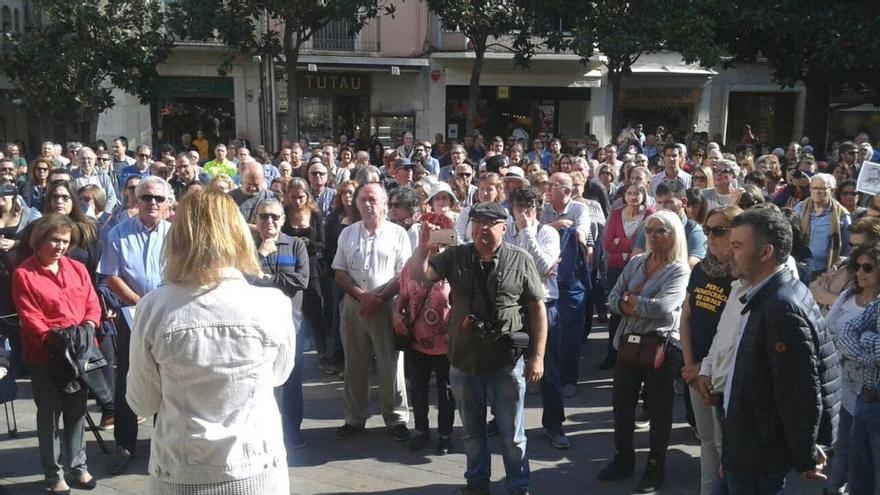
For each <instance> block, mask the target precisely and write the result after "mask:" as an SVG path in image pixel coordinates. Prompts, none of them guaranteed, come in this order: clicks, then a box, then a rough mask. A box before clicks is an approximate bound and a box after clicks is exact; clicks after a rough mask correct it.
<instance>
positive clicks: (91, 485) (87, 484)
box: [71, 473, 98, 490]
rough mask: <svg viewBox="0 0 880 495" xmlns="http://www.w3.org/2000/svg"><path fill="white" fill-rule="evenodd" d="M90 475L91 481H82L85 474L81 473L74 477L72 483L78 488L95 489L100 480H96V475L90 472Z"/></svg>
mask: <svg viewBox="0 0 880 495" xmlns="http://www.w3.org/2000/svg"><path fill="white" fill-rule="evenodd" d="M83 474H88V473H83ZM89 476H90V478H89V481H82V478H83V475H82V474H81V475H80V476H79V477H78V478H74V479H73V483H71V485H72V486H73V487H74V488H76V489H78V490H94V489H95V487H97V486H98V480H96V479H95V477H94V476H92V475H90V474H89Z"/></svg>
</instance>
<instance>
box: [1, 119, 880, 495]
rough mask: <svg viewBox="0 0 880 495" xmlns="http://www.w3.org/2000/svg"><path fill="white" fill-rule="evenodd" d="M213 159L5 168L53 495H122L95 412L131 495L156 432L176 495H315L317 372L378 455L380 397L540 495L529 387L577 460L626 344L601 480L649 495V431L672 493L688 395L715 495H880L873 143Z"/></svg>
mask: <svg viewBox="0 0 880 495" xmlns="http://www.w3.org/2000/svg"><path fill="white" fill-rule="evenodd" d="M198 138H199V139H201V141H204V142H200V143H199V145H198V146H196V145H192V146H185V148H186V149H184V150H180V151H179V152H178V150H175V149H174V148H173V146H171V145H168V144H165V145H163V146H162V148H161V150H158V152H157V153H154V150H153V149H152V148H151V147H150V146H149V145H145V144H142V145H140V146H137V148H136V150H134V153H131V152H129V150H128V141H127V140H126V139H125V138H124V137H120V138H118V139H115V140H113V141H112V143H111V145H110V146H107V145H106V144H105V143H103V142H99V143H96V144H95V145H93V146H83V145H82V144H79V143H68V144H67V146H66V151H67V153H63V152H62V151H63V150H62V147H61V146H59V145H56V144H54V143H51V142H47V143H44V144H43V146H42V148H41V152H40V154H39V156H37V157H35V158H34V159H32V160H30V161H29V162H28V161H27V160H25V158H24V157H23V153H22V152H21V146H20V145H18V144H14V143H12V144H9V145H7V148H6V152H5V154H3V156H2V157H0V283H2V284H3V291H2V294H3V296H2V297H0V316H3V318H0V325H2V326H0V330H2V334H0V336H2V337H3V338H8V339H9V341H10V343H11V347H12V360H11V361H12V363H11V364H10V365H9V366H8V367H9V370H8V371H9V372H11V373H12V374H13V375H16V374H18V375H23V374H29V375H30V378H31V384H32V388H33V397H34V401H35V403H36V405H37V432H38V439H39V446H40V459H41V462H42V465H43V468H44V471H45V478H46V481H47V484H48V488H49V490H50V492H52V493H67V491H69V490H70V487H71V486H73V487H76V488H83V489H91V488H94V487H95V484H96V481H95V478H94V477H93V476H92V475H91V474H90V473H89V470H88V468H87V464H86V456H85V439H84V423H85V414H86V402H87V397H88V394H87V392H88V391H89V390H91V391H92V392H93V395H94V396H95V398H96V402H97V403H98V406H99V407H100V409H101V411H102V416H101V421H100V424H99V428H100V429H103V430H105V431H109V430H112V431H113V434H114V439H115V442H116V454H115V457H114V461H113V463H112V465H111V467H110V472H111V474H114V475H116V474H121V473H124V472H126V471H127V470H128V469H129V468H130V465H131V462H132V460H133V459H134V456H135V454H136V444H137V431H138V425H139V424H140V423H142V422H143V421H144V420H145V418H151V417H152V418H154V419H153V420H154V422H155V430H154V433H153V436H152V439H151V447H150V449H151V455H150V462H149V475H150V483H151V490H152V492H153V493H163V494H165V493H196V492H198V493H218V494H219V493H223V494H226V493H241V494H245V493H248V494H249V493H254V494H266V493H279V494H280V493H288V491H289V487H288V481H287V474H286V469H287V462H286V455H287V452H289V451H291V450H292V449H300V448H305V447H306V446H307V437H306V433H305V432H304V431H303V429H302V421H303V415H304V413H305V412H306V411H307V410H308V408H309V404H308V403H307V402H305V401H304V399H303V390H302V388H303V367H304V366H305V359H304V353H305V352H310V351H315V352H316V353H317V356H318V359H317V366H318V368H319V369H320V370H321V371H322V372H324V373H327V374H329V375H338V376H340V377H341V379H342V380H343V383H344V393H343V396H342V408H341V410H340V413H341V418H342V424H341V426H339V428H338V429H337V430H336V436H337V437H338V438H340V439H351V438H355V437H357V436H358V435H359V434H360V433H362V432H363V431H364V429H365V425H366V421H367V419H368V418H369V416H370V412H369V411H370V405H369V398H370V382H371V379H372V375H373V374H375V380H376V381H377V382H378V386H379V387H378V388H379V393H378V398H379V401H380V406H381V413H382V418H383V420H384V423H385V425H386V427H387V429H388V431H389V434H390V436H391V437H393V438H394V439H395V440H398V441H401V442H406V443H407V446H408V448H409V449H411V450H413V451H420V450H423V449H426V448H427V447H428V446H429V445H432V448H434V449H435V451H436V453H437V455H444V454H446V453H448V452H449V451H450V450H451V449H455V448H457V447H458V448H460V449H461V450H462V451H463V452H464V453H465V454H466V458H467V469H466V472H465V474H464V478H465V481H466V486H465V487H464V488H462V490H461V493H463V494H465V495H482V494H487V493H489V480H490V475H491V472H490V467H491V462H490V450H489V442H488V437H489V436H498V437H499V440H500V445H501V453H502V456H503V459H504V469H505V473H506V482H505V483H506V489H507V491H508V493H511V494H525V493H529V490H530V474H529V455H528V446H527V438H526V434H525V419H524V399H525V394H526V390H527V388H529V387H530V386H532V387H535V391H536V392H539V393H540V395H541V399H542V405H543V415H542V429H543V432H544V433H545V435H546V441H548V442H549V443H550V444H551V445H552V446H553V447H555V448H558V449H567V448H569V447H570V446H571V440H570V439H569V438H568V436H567V435H566V428H565V423H566V414H565V402H566V400H567V399H570V398H572V397H575V396H576V395H577V394H578V393H579V391H578V383H579V382H580V380H581V378H582V371H581V369H580V365H581V363H582V359H581V357H582V345H583V343H584V342H586V341H587V336H588V335H589V333H590V331H591V329H592V328H593V325H594V323H607V324H608V330H609V339H608V342H607V352H606V355H605V357H604V359H603V360H602V361H601V362H599V363H594V365H595V366H598V368H600V369H602V370H613V371H612V374H613V393H612V403H613V409H614V452H611V453H609V459H610V462H609V463H608V464H607V465H606V466H605V467H603V469H601V470H600V471H599V472H598V473H597V476H598V478H599V479H600V480H606V481H612V480H622V479H627V478H630V477H632V476H633V474H634V471H635V468H636V453H635V448H634V445H633V437H634V432H635V431H636V428H637V427H638V426H640V425H641V426H645V425H646V424H647V425H649V427H650V434H649V445H650V452H649V454H648V457H647V460H646V462H645V466H644V470H643V474H642V476H641V478H640V479H639V481H638V483H637V484H636V485H635V490H636V491H637V492H639V493H649V492H652V491H655V490H658V489H660V488H662V486H663V484H664V481H665V480H664V478H665V463H666V456H667V450H668V446H669V439H670V434H671V430H672V424H673V410H674V404H675V401H676V398H677V397H683V403H684V406H685V410H686V417H687V421H688V422H689V423H690V424H691V426H692V427H693V429H694V432H695V434H696V435H697V436H698V438H699V441H700V448H701V455H700V466H701V473H700V486H699V491H700V493H701V494H702V495H709V494H719V493H720V494H734V495H736V494H749V495H751V494H776V493H780V492H781V490H782V488H783V485H784V480H785V476H786V474H787V473H789V472H790V471H792V470H794V471H797V472H799V473H803V475H804V476H805V477H807V478H812V479H823V480H824V479H826V478H827V481H826V484H827V490H828V491H829V493H851V494H854V495H859V494H872V493H873V494H876V493H880V475H878V473H880V450H878V442H880V430H878V422H877V419H878V418H880V327H878V312H880V299H878V297H880V198H876V197H873V196H869V195H864V194H862V193H860V192H859V191H858V190H857V188H856V181H855V179H856V178H857V177H858V175H859V172H860V169H861V166H862V163H863V162H865V161H870V160H873V159H874V155H875V152H874V150H873V148H872V147H871V144H870V141H869V138H868V136H867V135H864V134H862V135H859V136H856V137H855V138H854V139H853V140H852V141H844V142H840V143H835V144H834V146H833V149H832V150H831V152H830V153H828V154H827V157H825V158H826V159H825V160H824V161H820V160H817V159H816V156H815V154H814V153H813V150H812V148H811V147H810V146H809V141H808V140H807V139H806V138H805V139H804V140H802V141H801V142H792V143H791V144H790V145H789V146H788V147H787V148H786V149H781V148H772V147H770V146H767V145H766V144H762V143H758V142H757V140H756V139H755V137H754V134H752V132H751V129H750V128H746V129H744V131H743V136H742V138H741V140H740V141H739V142H738V143H737V144H734V145H732V146H721V145H719V143H718V142H717V141H711V140H709V138H708V136H707V135H706V133H700V132H696V130H693V131H692V132H691V133H688V134H687V135H686V136H684V137H683V138H684V139H676V138H675V137H674V136H672V135H671V134H670V133H667V132H666V131H665V130H664V129H663V128H662V127H661V128H658V129H657V130H656V131H655V132H654V133H648V134H647V135H646V134H645V133H644V132H643V128H642V126H640V125H639V126H635V125H628V126H627V128H626V129H624V130H623V131H622V132H621V133H620V135H619V136H618V138H617V139H616V140H615V142H614V143H612V144H608V145H606V146H604V147H600V146H599V142H598V140H596V139H595V137H594V136H589V137H588V138H587V139H585V140H584V141H583V142H576V141H566V142H563V141H562V140H560V139H556V138H552V136H549V135H547V134H545V133H541V134H539V135H537V136H536V137H535V138H534V139H533V140H531V141H530V140H529V139H528V136H527V135H526V136H524V135H523V133H519V135H517V136H511V137H509V138H507V139H505V138H502V137H494V138H492V139H491V140H490V142H489V143H488V144H486V143H485V139H484V138H483V136H481V135H479V134H478V133H474V134H469V135H467V136H465V137H464V139H463V141H462V142H460V143H459V142H457V141H450V142H445V141H444V138H443V136H442V135H438V136H436V137H435V139H434V141H433V142H431V141H422V140H417V139H415V138H414V136H413V135H412V134H411V133H405V134H404V135H402V136H400V142H399V143H395V144H399V146H390V147H387V148H386V147H385V146H383V144H382V143H381V142H380V141H379V140H378V139H374V140H372V141H371V142H369V143H360V142H355V141H350V140H349V139H348V138H347V137H346V136H340V137H338V138H336V139H332V138H328V139H327V140H325V141H324V142H321V143H316V144H313V145H310V144H309V143H305V142H293V143H291V142H283V143H282V145H281V148H280V150H279V151H278V153H277V155H276V156H274V157H273V156H271V155H270V153H268V152H267V150H266V149H265V148H264V147H262V146H260V147H258V148H257V149H255V150H253V153H252V152H251V150H250V149H249V146H250V143H247V142H245V141H242V140H235V141H232V142H230V143H227V144H223V143H218V144H216V145H215V146H214V148H213V155H212V156H211V157H209V156H206V155H207V154H208V153H207V148H208V142H207V141H206V140H204V139H202V136H200V135H199V136H198ZM679 141H681V142H679ZM14 315H17V317H14V318H13V317H11V316H14ZM102 360H103V361H102ZM5 362H6V361H0V363H5ZM591 364H593V363H591ZM432 375H434V382H435V385H436V390H437V408H438V412H439V414H438V424H437V425H436V426H435V428H436V430H435V431H436V439H435V440H434V439H432V427H431V425H430V424H429V421H428V410H429V403H430V396H431V393H430V381H431V376H432ZM639 404H641V406H640V405H639ZM456 410H457V411H458V414H459V417H460V419H461V423H462V426H463V430H462V432H461V435H460V436H459V438H456V437H455V436H454V435H453V423H454V414H455V411H456ZM410 416H412V417H413V418H412V421H410ZM59 417H60V418H62V419H63V424H64V427H63V428H59V425H58V419H59ZM410 425H412V426H413V427H414V428H413V429H412V430H411V429H410ZM722 439H723V441H722ZM456 444H458V445H456ZM832 453H833V455H831V454H832ZM62 454H63V455H62ZM829 460H830V467H828V466H827V464H828V463H829ZM695 490H696V487H695Z"/></svg>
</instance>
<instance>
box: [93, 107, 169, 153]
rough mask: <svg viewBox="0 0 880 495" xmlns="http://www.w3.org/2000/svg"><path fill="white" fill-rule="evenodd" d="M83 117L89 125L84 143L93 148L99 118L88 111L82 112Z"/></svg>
mask: <svg viewBox="0 0 880 495" xmlns="http://www.w3.org/2000/svg"><path fill="white" fill-rule="evenodd" d="M83 117H84V118H85V120H86V121H87V122H88V123H89V135H88V136H86V141H85V142H86V143H88V144H86V146H94V143H95V142H97V141H98V119H99V118H100V114H99V113H98V112H95V111H94V110H91V109H90V110H86V111H84V112H83ZM154 132H155V131H154ZM152 145H153V143H152V141H151V142H150V146H152Z"/></svg>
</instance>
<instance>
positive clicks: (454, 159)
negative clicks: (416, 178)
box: [437, 144, 467, 182]
mask: <svg viewBox="0 0 880 495" xmlns="http://www.w3.org/2000/svg"><path fill="white" fill-rule="evenodd" d="M466 153H467V152H466V151H465V149H464V146H462V145H460V144H453V145H452V146H451V147H450V149H449V165H446V166H445V167H441V168H440V173H439V174H438V175H437V178H438V179H440V182H449V179H451V178H452V174H453V173H455V170H456V168H457V167H458V166H459V165H461V164H462V163H464V160H465V158H467V154H466Z"/></svg>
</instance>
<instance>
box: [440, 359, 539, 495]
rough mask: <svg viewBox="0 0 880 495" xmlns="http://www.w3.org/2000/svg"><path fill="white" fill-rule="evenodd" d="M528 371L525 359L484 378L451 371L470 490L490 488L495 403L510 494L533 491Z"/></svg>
mask: <svg viewBox="0 0 880 495" xmlns="http://www.w3.org/2000/svg"><path fill="white" fill-rule="evenodd" d="M524 367H525V365H524V362H523V359H522V358H520V360H519V361H517V363H516V365H515V366H506V367H504V368H502V369H500V370H498V371H495V372H492V373H487V374H483V375H476V374H471V373H465V372H463V371H461V370H460V369H458V368H456V367H454V366H453V367H451V370H450V374H449V378H450V381H451V382H452V394H453V395H454V396H455V401H456V405H457V406H458V414H459V416H460V417H461V423H462V426H463V429H464V435H463V436H462V445H463V446H464V451H465V455H466V456H467V471H465V473H464V477H465V479H466V480H467V483H468V485H469V486H473V487H477V488H481V489H488V488H489V478H490V476H491V474H492V472H491V471H492V459H491V454H490V452H489V436H488V435H487V434H486V405H487V403H488V402H491V403H492V411H493V413H494V414H495V422H496V424H497V425H498V436H499V438H500V439H501V452H502V456H503V457H504V471H505V473H506V474H507V480H506V482H507V490H508V491H509V492H511V493H514V492H517V491H520V490H525V489H528V487H529V458H528V455H527V453H526V432H525V417H524V414H523V405H524V402H525V400H524V399H525V393H526V379H525V377H523V369H524Z"/></svg>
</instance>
